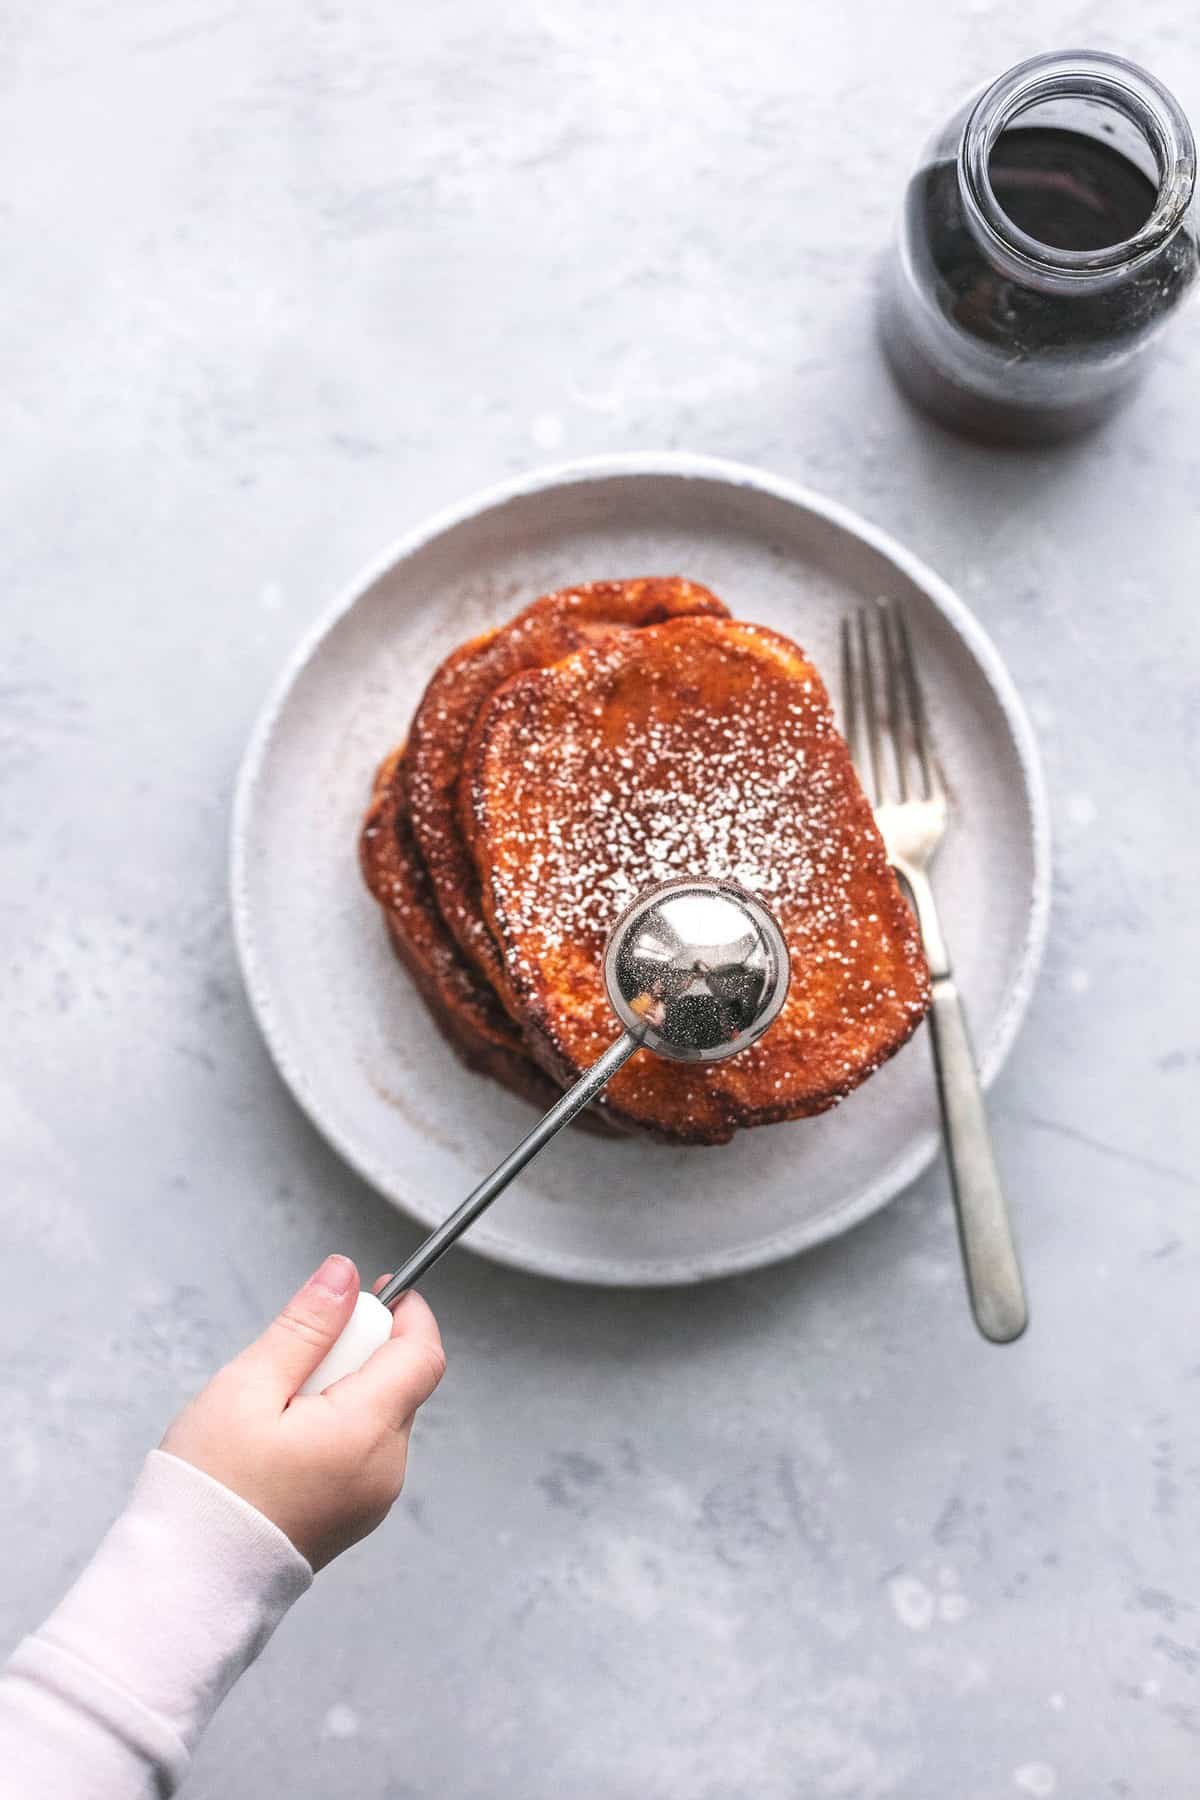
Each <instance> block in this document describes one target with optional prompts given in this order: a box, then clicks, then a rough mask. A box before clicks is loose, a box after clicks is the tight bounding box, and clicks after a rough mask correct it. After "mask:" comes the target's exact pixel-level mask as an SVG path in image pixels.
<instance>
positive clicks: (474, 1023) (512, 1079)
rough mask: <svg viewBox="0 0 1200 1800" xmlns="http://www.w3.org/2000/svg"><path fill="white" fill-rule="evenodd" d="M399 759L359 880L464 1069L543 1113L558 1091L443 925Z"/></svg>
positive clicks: (369, 821)
mask: <svg viewBox="0 0 1200 1800" xmlns="http://www.w3.org/2000/svg"><path fill="white" fill-rule="evenodd" d="M403 759H404V750H403V746H402V747H401V748H400V749H399V750H395V751H393V752H392V754H391V756H389V757H388V758H387V759H386V761H385V762H384V763H383V764H382V766H381V767H380V770H379V773H378V774H377V776H376V778H375V787H374V791H373V793H372V795H371V804H370V806H369V808H368V809H367V816H366V818H365V820H364V821H363V827H362V832H361V834H360V837H359V856H360V861H361V864H362V871H363V877H364V879H365V881H366V884H367V886H368V888H370V890H371V892H372V894H373V895H374V896H375V898H376V900H378V902H379V904H380V906H381V907H382V908H383V913H384V920H385V923H386V925H387V930H388V936H389V938H390V939H391V943H392V948H393V949H394V950H395V952H396V955H397V956H398V957H399V958H400V960H401V962H402V963H403V964H404V966H405V968H406V969H407V970H408V972H409V974H410V975H411V977H412V980H413V984H414V986H415V987H416V989H417V992H418V993H419V994H420V996H421V998H422V999H423V1000H424V1002H425V1005H426V1006H427V1008H428V1010H429V1013H430V1015H431V1017H432V1018H433V1021H434V1023H435V1024H436V1025H437V1027H438V1029H439V1030H440V1031H441V1033H442V1035H443V1036H444V1037H445V1039H446V1041H447V1043H448V1044H449V1045H450V1046H451V1048H452V1049H453V1050H454V1051H455V1052H456V1053H457V1054H458V1056H459V1057H461V1059H462V1061H463V1062H465V1063H466V1065H467V1067H468V1068H470V1069H474V1070H476V1071H477V1072H478V1073H480V1074H484V1075H490V1076H492V1077H493V1078H494V1079H495V1080H496V1081H499V1082H500V1083H501V1084H502V1086H504V1087H506V1088H508V1089H510V1090H511V1092H513V1093H515V1094H519V1095H520V1097H521V1098H522V1099H523V1100H527V1101H529V1103H530V1104H531V1105H532V1106H536V1107H537V1108H538V1109H539V1110H540V1111H544V1110H545V1109H546V1107H548V1106H551V1105H553V1103H554V1101H555V1100H557V1099H558V1097H559V1095H560V1093H561V1091H562V1090H561V1088H560V1087H559V1086H558V1085H557V1083H556V1082H554V1081H553V1080H552V1079H551V1077H550V1076H549V1075H547V1074H546V1072H545V1070H544V1069H542V1068H540V1067H539V1066H538V1064H537V1063H536V1062H535V1061H534V1059H533V1057H532V1056H531V1055H530V1054H529V1052H528V1050H527V1049H526V1047H525V1043H524V1040H523V1039H522V1036H521V1033H520V1030H519V1029H518V1027H517V1026H516V1025H515V1024H514V1023H513V1022H512V1020H511V1019H510V1018H509V1016H508V1014H507V1013H506V1012H505V1010H504V1008H503V1007H502V1006H501V1005H500V1003H499V1001H498V1000H497V999H496V996H495V995H494V994H493V992H492V991H491V989H490V988H489V987H488V986H487V985H486V983H485V982H483V981H481V980H480V979H479V977H478V976H477V975H476V973H475V971H474V969H472V968H471V966H470V964H469V963H467V962H465V961H464V960H463V958H462V956H461V955H460V954H459V950H458V946H457V945H456V944H455V942H454V939H453V938H452V937H451V936H450V934H449V932H448V931H447V930H446V928H445V926H444V925H443V923H442V920H441V917H440V915H439V913H438V910H437V906H436V904H435V902H434V898H433V889H432V887H431V885H430V882H429V877H428V875H427V874H426V873H425V870H424V868H423V867H422V866H421V861H420V857H419V855H418V853H417V849H416V845H415V843H414V841H413V837H412V832H411V830H410V828H409V824H408V814H407V808H406V805H405V799H404V778H403Z"/></svg>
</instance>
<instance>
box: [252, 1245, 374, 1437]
mask: <svg viewBox="0 0 1200 1800" xmlns="http://www.w3.org/2000/svg"><path fill="white" fill-rule="evenodd" d="M357 1298H358V1270H357V1269H356V1268H355V1266H354V1264H353V1263H352V1262H351V1261H350V1258H349V1257H348V1256H327V1257H326V1258H325V1261H324V1262H323V1263H322V1264H321V1266H320V1268H319V1269H318V1270H317V1271H316V1272H315V1274H312V1275H310V1276H309V1278H308V1280H307V1281H306V1282H305V1284H304V1286H303V1287H302V1288H301V1289H300V1291H299V1293H297V1294H293V1296H292V1298H291V1299H290V1300H289V1301H288V1303H287V1305H286V1306H285V1307H284V1309H283V1311H282V1312H281V1313H280V1314H279V1316H278V1318H275V1319H272V1321H271V1323H270V1324H269V1325H268V1326H267V1329H266V1330H265V1331H264V1332H263V1334H262V1336H261V1337H258V1338H255V1340H254V1342H253V1343H252V1344H251V1345H250V1346H249V1347H248V1348H247V1349H245V1350H243V1351H242V1354H241V1356H240V1357H239V1358H238V1359H237V1360H238V1362H239V1363H241V1365H242V1367H243V1369H245V1370H246V1372H247V1373H248V1374H252V1375H253V1376H254V1377H255V1378H256V1379H259V1380H262V1381H263V1382H264V1383H265V1384H267V1385H269V1386H271V1387H273V1388H274V1389H275V1390H276V1392H277V1394H278V1397H279V1399H280V1401H281V1402H284V1401H288V1400H290V1399H291V1398H292V1396H293V1395H294V1394H295V1393H296V1391H297V1389H299V1388H301V1387H303V1385H304V1383H305V1382H306V1381H307V1380H308V1378H309V1376H310V1375H311V1374H312V1372H313V1370H314V1369H315V1368H316V1366H317V1364H318V1363H319V1362H320V1361H321V1358H322V1357H323V1356H325V1355H327V1354H328V1352H329V1350H330V1349H331V1348H332V1346H333V1345H334V1344H335V1343H336V1341H337V1339H338V1338H339V1337H340V1336H341V1333H342V1328H343V1327H344V1325H345V1324H346V1321H347V1320H348V1319H349V1317H350V1314H351V1313H352V1312H353V1310H354V1302H355V1301H356V1299H357Z"/></svg>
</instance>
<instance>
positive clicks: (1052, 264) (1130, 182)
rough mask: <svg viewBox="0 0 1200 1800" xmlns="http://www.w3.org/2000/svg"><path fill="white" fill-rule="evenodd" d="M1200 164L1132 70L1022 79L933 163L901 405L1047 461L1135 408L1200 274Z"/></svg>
mask: <svg viewBox="0 0 1200 1800" xmlns="http://www.w3.org/2000/svg"><path fill="white" fill-rule="evenodd" d="M1195 186H1196V148H1195V143H1194V141H1193V138H1192V133H1191V129H1190V127H1189V125H1188V122H1187V119H1186V118H1185V117H1184V115H1183V113H1182V112H1181V110H1180V108H1179V105H1178V102H1177V101H1176V100H1175V99H1174V98H1173V97H1172V96H1171V95H1170V94H1169V93H1168V92H1167V90H1166V88H1164V87H1163V86H1162V85H1161V83H1159V82H1158V81H1156V80H1155V79H1154V77H1153V76H1152V75H1148V74H1147V73H1146V72H1145V70H1143V69H1139V68H1137V67H1136V66H1135V65H1134V64H1133V63H1129V62H1125V61H1124V60H1123V59H1122V58H1120V57H1117V56H1106V55H1101V54H1099V53H1098V52H1091V51H1064V52H1062V53H1059V54H1054V55H1049V56H1036V57H1033V58H1031V59H1030V61H1028V62H1023V63H1019V64H1018V65H1017V67H1016V68H1014V69H1010V70H1009V72H1008V73H1007V74H1006V75H1002V76H1001V77H1000V79H999V80H998V81H996V82H993V84H992V86H991V87H989V88H988V89H986V91H985V92H984V93H982V94H981V95H980V96H979V97H978V98H977V99H974V100H972V101H969V102H968V103H967V105H966V106H965V107H963V108H962V110H961V111H960V112H958V113H957V114H956V115H955V117H954V118H953V119H952V120H951V121H950V123H949V124H948V125H947V126H946V127H945V129H944V130H943V131H940V132H939V133H938V134H937V135H936V137H935V138H934V139H933V141H932V143H931V144H930V145H929V148H928V149H927V151H926V153H925V155H924V157H923V158H922V161H921V165H920V167H919V168H918V170H917V173H916V175H915V176H914V177H913V179H912V181H911V183H910V184H909V188H908V192H907V195H906V198H905V205H904V216H903V220H902V223H901V229H900V241H899V246H898V251H897V254H896V255H895V256H894V257H893V259H892V261H891V264H890V267H889V269H888V272H887V276H886V279H885V283H884V290H883V295H882V306H881V328H882V335H883V343H884V348H885V350H886V352H887V356H888V360H889V362H890V364H891V366H892V370H893V372H894V374H895V376H896V378H897V380H898V381H899V383H900V385H901V387H902V388H903V389H904V391H905V392H906V393H907V394H908V395H909V397H910V398H911V399H913V400H914V401H915V402H916V403H917V404H918V405H920V406H922V407H924V408H925V409H926V410H927V411H928V412H930V413H932V414H933V415H934V417H935V418H937V419H939V420H940V421H941V422H942V423H943V424H946V425H949V426H950V427H952V428H954V429H956V430H960V431H966V432H969V433H971V434H972V435H974V436H977V437H982V438H986V439H989V440H992V441H996V442H1010V443H1011V442H1016V443H1036V442H1044V441H1046V440H1048V439H1052V438H1061V437H1065V436H1068V435H1069V434H1071V433H1072V432H1075V431H1080V430H1083V429H1084V428H1086V427H1088V426H1091V425H1095V424H1098V423H1099V422H1100V421H1101V420H1103V419H1105V418H1107V417H1108V416H1109V414H1110V413H1112V412H1113V411H1114V410H1115V409H1116V407H1117V406H1119V405H1120V403H1121V402H1122V401H1123V400H1124V399H1125V398H1126V397H1127V395H1128V394H1129V393H1130V391H1131V390H1132V388H1133V386H1134V385H1135V383H1136V382H1137V380H1138V378H1139V377H1140V376H1141V374H1142V373H1143V371H1144V369H1145V365H1146V352H1147V350H1148V349H1149V347H1150V345H1151V344H1152V343H1153V342H1154V340H1155V339H1156V338H1157V336H1158V333H1159V332H1160V331H1161V329H1162V327H1163V326H1164V325H1165V324H1166V322H1167V320H1168V319H1169V318H1170V317H1171V315H1172V314H1173V313H1174V312H1175V310H1176V308H1177V307H1178V306H1179V304H1180V302H1181V301H1182V300H1183V298H1184V296H1185V295H1186V294H1187V292H1188V289H1189V288H1190V286H1191V284H1192V282H1193V280H1194V278H1195V275H1196V269H1197V261H1198V251H1197V219H1196V209H1195V206H1194V205H1193V195H1194V191H1195Z"/></svg>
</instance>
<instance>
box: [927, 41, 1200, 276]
mask: <svg viewBox="0 0 1200 1800" xmlns="http://www.w3.org/2000/svg"><path fill="white" fill-rule="evenodd" d="M1070 96H1079V97H1081V98H1086V99H1093V100H1099V101H1102V102H1106V103H1107V104H1108V105H1110V106H1112V107H1113V108H1114V110H1116V111H1118V112H1121V113H1123V114H1124V115H1125V117H1126V118H1128V119H1129V120H1130V121H1131V122H1132V123H1133V124H1134V125H1136V126H1137V127H1138V129H1139V130H1140V131H1141V132H1142V133H1143V135H1144V136H1145V138H1146V139H1147V141H1148V142H1149V144H1150V146H1151V148H1152V149H1153V151H1154V155H1155V160H1156V162H1157V165H1158V193H1157V197H1156V199H1155V203H1154V208H1153V210H1152V212H1151V213H1150V216H1149V218H1148V219H1147V220H1146V221H1145V223H1144V224H1143V225H1142V226H1141V227H1140V228H1139V229H1138V230H1137V231H1136V232H1135V233H1134V235H1133V236H1132V237H1129V238H1125V239H1123V240H1121V241H1120V242H1119V243H1116V244H1106V245H1105V246H1103V248H1101V249H1098V250H1066V249H1061V248H1059V247H1058V246H1057V245H1055V244H1045V243H1042V242H1041V241H1040V240H1039V239H1038V238H1034V237H1030V236H1029V234H1028V233H1027V232H1025V231H1022V230H1021V228H1020V227H1019V226H1018V225H1017V224H1016V223H1015V222H1014V221H1013V220H1012V219H1010V218H1009V216H1008V214H1007V213H1006V212H1005V211H1004V208H1003V207H1002V206H1001V204H1000V202H999V200H998V199H997V197H996V193H995V190H994V189H993V187H992V181H991V173H990V169H989V163H990V160H991V153H992V150H993V148H994V146H995V143H996V140H997V139H998V138H999V136H1000V134H1001V133H1002V132H1003V131H1005V130H1006V129H1007V128H1008V126H1009V125H1011V124H1012V123H1013V121H1014V120H1015V119H1016V118H1017V117H1019V115H1020V114H1021V113H1023V112H1027V111H1028V110H1029V109H1030V108H1031V107H1033V106H1036V105H1038V104H1039V103H1040V102H1042V101H1046V100H1055V99H1063V98H1067V97H1070ZM958 180H959V188H960V191H961V194H962V199H963V204H964V206H965V207H966V210H967V214H968V217H969V218H970V219H971V222H972V224H973V225H974V227H975V229H976V230H977V231H979V232H981V233H982V234H983V235H984V236H985V237H986V238H987V239H988V240H989V241H990V242H991V243H992V244H993V246H994V247H996V248H998V249H1000V250H1001V251H1003V252H1004V253H1005V254H1006V256H1007V257H1008V258H1010V259H1011V260H1012V261H1013V262H1015V263H1016V264H1018V265H1020V266H1021V267H1022V268H1024V269H1026V270H1028V271H1029V272H1030V273H1040V274H1054V275H1058V276H1065V277H1068V278H1070V277H1075V278H1076V279H1081V280H1085V279H1086V278H1087V277H1088V276H1092V275H1111V274H1112V273H1114V272H1115V271H1121V270H1129V269H1132V268H1133V267H1135V266H1136V265H1138V264H1139V263H1142V262H1144V261H1146V260H1147V258H1149V257H1151V256H1153V255H1154V254H1155V252H1156V251H1158V250H1160V249H1161V248H1162V246H1163V245H1164V244H1165V243H1166V242H1167V241H1168V239H1169V238H1171V237H1172V236H1173V235H1174V233H1175V232H1176V231H1177V230H1178V229H1179V226H1180V225H1181V224H1182V222H1183V217H1184V214H1185V213H1186V212H1187V209H1188V207H1189V205H1190V204H1191V200H1192V196H1193V193H1194V191H1195V187H1196V144H1195V139H1194V138H1193V136H1192V129H1191V126H1190V125H1189V124H1188V121H1187V117H1186V115H1185V113H1184V111H1183V109H1182V107H1181V106H1180V105H1179V102H1178V101H1177V100H1176V99H1175V96H1174V95H1173V94H1172V93H1171V92H1170V90H1169V89H1168V88H1166V87H1164V86H1163V84H1162V83H1161V82H1160V81H1159V80H1158V79H1157V78H1156V77H1155V76H1153V75H1151V74H1150V73H1149V72H1148V71H1147V70H1145V69H1142V68H1139V67H1138V65H1137V64H1136V63H1132V62H1129V61H1127V60H1126V59H1125V58H1124V57H1121V56H1111V55H1109V54H1108V53H1107V52H1104V51H1099V50H1059V51H1050V52H1048V53H1046V54H1043V55H1041V56H1031V57H1029V58H1028V60H1027V61H1025V62H1021V63H1017V64H1016V65H1015V67H1013V68H1011V69H1008V70H1007V71H1006V72H1005V73H1004V74H1003V75H1001V76H999V77H998V79H997V80H995V81H994V82H993V83H992V84H991V86H990V87H989V88H987V89H985V90H984V92H983V93H982V94H981V95H980V96H979V99H978V100H977V101H976V102H975V105H974V106H973V108H972V109H971V112H970V115H969V117H968V119H967V122H966V125H965V126H964V128H963V134H962V139H961V142H960V144H959V150H958Z"/></svg>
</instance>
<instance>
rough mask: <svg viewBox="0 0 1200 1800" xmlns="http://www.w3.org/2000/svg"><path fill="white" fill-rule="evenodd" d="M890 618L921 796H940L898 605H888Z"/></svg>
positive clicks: (921, 700)
mask: <svg viewBox="0 0 1200 1800" xmlns="http://www.w3.org/2000/svg"><path fill="white" fill-rule="evenodd" d="M891 610H892V622H893V626H894V629H895V634H896V644H897V648H898V650H899V653H900V655H899V663H900V672H901V676H902V678H903V682H904V686H905V688H906V689H907V692H908V711H909V717H910V719H911V721H912V737H913V748H914V749H915V751H916V755H917V761H918V762H919V763H920V765H921V776H922V779H923V780H924V783H925V798H926V799H927V800H940V799H941V798H942V796H943V793H944V787H943V783H942V776H941V770H940V769H939V767H938V761H937V757H936V755H935V754H934V750H933V743H932V741H931V739H930V735H929V722H928V719H927V717H926V713H925V696H924V694H923V693H922V691H921V683H920V681H919V680H918V678H917V663H916V658H915V657H914V655H913V647H912V637H911V636H910V634H909V629H908V620H907V619H906V618H905V616H904V609H903V607H901V606H893V607H892V609H891Z"/></svg>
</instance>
